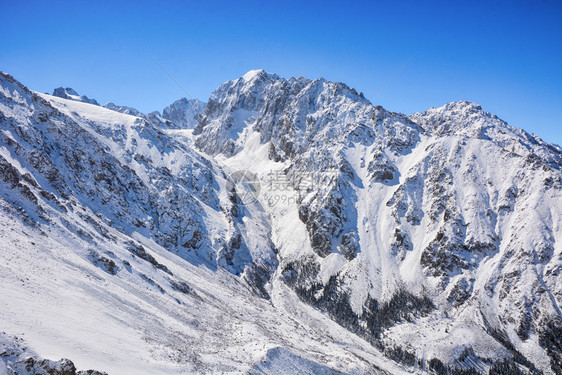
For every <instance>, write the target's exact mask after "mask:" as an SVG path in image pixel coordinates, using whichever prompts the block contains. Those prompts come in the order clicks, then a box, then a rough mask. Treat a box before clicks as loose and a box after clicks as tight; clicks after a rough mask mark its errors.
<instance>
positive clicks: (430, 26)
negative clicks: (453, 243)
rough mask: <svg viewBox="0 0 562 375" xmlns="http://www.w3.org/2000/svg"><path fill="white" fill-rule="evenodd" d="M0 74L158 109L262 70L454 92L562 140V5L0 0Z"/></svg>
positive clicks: (382, 99)
mask: <svg viewBox="0 0 562 375" xmlns="http://www.w3.org/2000/svg"><path fill="white" fill-rule="evenodd" d="M0 9H1V14H0V19H1V22H0V25H2V31H1V33H2V38H1V43H0V70H3V71H6V72H8V73H10V74H12V75H13V76H15V77H16V78H17V79H19V80H20V81H21V82H23V83H24V84H25V85H27V86H28V87H30V88H31V89H34V90H37V91H41V92H47V91H48V92H52V90H53V88H55V87H58V86H65V87H66V86H69V87H73V88H74V89H76V90H77V91H78V92H79V93H81V94H86V95H88V96H89V97H93V98H96V99H98V101H100V102H102V103H103V102H106V101H113V102H115V103H117V104H122V105H129V106H133V107H136V108H138V109H140V110H141V111H146V112H147V111H152V110H156V109H158V110H160V109H162V108H163V107H165V106H166V105H168V104H169V103H171V102H172V101H174V100H176V99H178V98H180V97H182V96H185V94H184V93H183V92H182V91H181V90H180V89H179V88H178V87H177V86H176V85H175V84H174V83H173V82H172V81H171V80H170V79H169V78H168V77H167V76H166V75H165V74H164V73H163V72H162V71H161V70H160V69H159V68H158V67H157V66H156V65H155V64H154V63H153V62H152V60H151V57H153V58H154V59H156V60H157V61H158V62H159V63H160V64H161V65H162V66H164V68H165V69H166V70H167V71H168V72H169V73H170V74H171V75H172V76H174V78H175V79H176V80H177V81H179V82H180V83H181V84H182V85H183V86H184V87H185V88H186V89H187V91H188V92H189V93H190V94H191V95H192V96H193V97H196V98H200V99H202V100H206V99H207V98H208V97H209V95H210V94H211V92H212V90H213V89H214V88H216V87H217V86H218V85H219V84H221V83H222V82H224V81H226V80H229V79H234V78H237V77H239V76H241V75H243V74H244V73H245V72H246V71H248V70H251V69H257V68H264V69H266V70H267V71H270V72H274V73H277V74H279V75H282V76H285V77H290V76H299V75H302V76H305V77H309V78H317V77H324V78H326V79H328V80H331V81H342V82H345V83H347V84H348V85H350V86H352V87H355V88H356V89H357V90H358V91H362V92H364V93H365V95H366V96H367V97H370V96H371V95H373V94H374V93H375V92H376V91H377V88H379V87H380V85H381V84H382V83H383V82H384V81H385V80H386V79H387V78H389V76H391V75H392V73H393V72H394V71H395V70H396V69H397V68H398V67H400V66H401V65H402V64H404V63H405V62H406V61H408V59H409V58H411V60H410V61H409V63H408V64H407V65H406V66H405V67H404V68H403V69H402V70H401V71H400V72H399V73H398V74H397V75H396V76H395V77H394V79H393V80H391V81H390V82H389V83H388V85H386V86H385V87H384V88H383V89H382V90H381V91H380V92H379V93H378V94H377V95H376V96H374V97H372V101H373V103H375V104H380V105H383V106H384V107H386V108H387V109H389V110H393V111H398V112H404V113H412V112H415V111H421V110H424V109H427V108H429V107H432V106H440V105H442V104H444V103H446V102H450V101H456V100H461V99H466V100H470V101H474V102H477V103H479V104H481V105H482V106H483V107H484V108H485V109H486V110H488V111H490V112H493V113H496V114H497V115H498V116H500V117H501V118H503V119H504V120H506V121H508V122H509V123H510V124H512V125H515V126H519V127H522V128H524V129H526V130H527V131H529V132H534V133H536V134H538V135H539V136H540V137H542V138H543V139H545V140H547V141H550V142H555V143H558V144H562V1H560V0H556V1H541V0H536V1H528V2H527V1H517V0H515V1H506V2H498V1H485V2H473V1H462V2H461V1H459V2H454V1H442V2H441V1H439V2H437V1H434V2H431V1H411V2H399V1H385V2H367V1H349V0H348V1H342V2H307V1H304V0H300V1H283V2H276V1H251V2H250V1H248V2H240V3H238V2H226V1H224V2H223V1H205V2H203V1H201V2H182V1H177V2H173V1H166V0H160V1H156V2H154V3H151V2H144V1H135V2H132V1H131V2H121V1H111V2H109V1H107V2H106V1H67V2H58V1H20V0H12V1H7V0H0Z"/></svg>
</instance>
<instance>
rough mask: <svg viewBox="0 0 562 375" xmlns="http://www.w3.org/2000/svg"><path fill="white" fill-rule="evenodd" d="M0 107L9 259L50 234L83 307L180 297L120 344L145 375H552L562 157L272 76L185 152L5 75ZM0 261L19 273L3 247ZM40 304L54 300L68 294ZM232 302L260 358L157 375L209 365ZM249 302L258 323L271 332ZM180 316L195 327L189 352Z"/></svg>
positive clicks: (239, 98)
mask: <svg viewBox="0 0 562 375" xmlns="http://www.w3.org/2000/svg"><path fill="white" fill-rule="evenodd" d="M0 87H1V91H0V122H1V123H2V135H1V138H0V142H1V145H2V147H1V149H2V150H4V151H3V152H2V153H1V154H0V156H2V159H1V160H0V162H1V163H2V168H1V171H2V181H3V184H4V185H3V186H4V188H3V190H2V191H4V192H5V193H4V194H3V195H2V196H1V197H0V198H1V203H2V207H3V215H2V220H3V221H4V223H5V225H6V228H12V231H15V232H13V233H16V232H18V233H19V232H20V231H21V233H22V234H18V235H17V238H18V239H20V240H19V241H20V242H21V243H22V245H21V246H20V245H17V246H18V248H21V251H22V252H24V253H25V254H29V256H34V257H41V256H40V255H38V254H40V253H36V252H34V247H33V245H30V244H29V240H24V238H26V237H25V235H24V234H23V233H25V232H28V231H31V233H36V232H37V233H40V232H41V231H42V232H44V233H46V234H47V233H48V235H47V237H46V238H47V239H48V241H47V242H46V244H45V245H44V246H43V247H42V248H43V251H45V252H47V253H49V254H52V255H51V257H50V258H48V259H46V260H45V264H48V265H49V267H53V268H49V270H51V271H50V272H56V270H57V269H59V268H60V269H64V270H65V272H67V273H68V274H69V275H72V276H71V277H72V280H74V282H78V283H79V284H80V285H88V290H91V292H84V291H75V293H77V294H76V295H79V296H82V298H84V299H86V300H88V301H91V303H93V304H96V305H100V311H105V310H104V309H107V308H108V306H107V305H103V303H104V302H103V299H100V296H101V295H103V291H104V290H112V293H113V294H112V295H114V296H119V297H118V300H119V301H121V302H116V303H125V305H129V304H137V302H136V300H134V301H135V302H133V300H131V299H130V297H126V294H120V293H121V292H117V289H115V288H116V287H118V288H121V289H122V290H125V291H129V293H132V294H133V295H135V296H138V298H140V300H139V301H144V300H146V301H162V299H163V298H164V299H167V300H170V301H174V299H175V302H173V303H172V302H170V304H168V303H165V304H162V302H160V305H161V306H162V307H161V308H160V309H156V310H151V311H150V312H149V311H148V310H146V307H144V304H143V303H141V304H140V305H138V306H137V308H138V309H139V311H143V312H144V313H143V314H144V315H143V317H142V318H141V319H140V320H139V324H140V323H142V325H140V326H137V325H128V324H124V323H119V324H117V325H115V327H116V332H121V331H122V330H123V329H127V330H133V331H135V332H136V331H138V330H139V329H140V330H142V331H143V332H144V336H145V338H144V340H142V341H140V342H144V343H152V344H154V345H156V346H157V347H158V348H160V349H159V353H161V355H156V354H154V353H153V354H152V356H153V358H158V365H159V366H164V367H161V369H162V368H168V370H170V369H171V368H175V369H176V370H178V369H179V368H181V366H187V368H190V369H191V371H195V372H197V371H211V370H212V371H217V370H220V371H234V372H246V371H248V372H249V373H268V371H271V373H273V372H275V370H272V369H279V368H283V367H278V366H283V365H287V363H288V362H287V361H292V360H294V357H293V356H294V355H295V353H297V352H299V353H302V355H304V357H299V358H303V360H302V361H300V360H297V362H298V363H300V365H299V366H302V367H299V370H297V371H299V372H306V371H309V372H315V371H327V372H329V371H340V372H343V373H368V372H373V373H385V372H386V373H424V372H435V373H443V372H442V371H450V372H451V373H459V374H463V373H464V372H463V371H466V372H465V373H488V372H490V373H498V372H494V371H500V369H501V368H503V369H504V370H505V369H507V370H505V371H511V372H513V373H517V371H518V370H517V369H526V371H529V372H532V373H538V372H539V371H543V372H546V373H549V372H553V373H555V372H557V371H558V368H557V367H556V366H557V365H556V363H557V362H558V360H559V358H560V353H559V351H557V349H556V348H557V346H556V345H559V342H560V341H557V340H560V326H561V325H560V321H561V320H560V319H561V314H560V307H559V305H560V303H561V298H562V289H561V287H560V285H562V283H560V282H559V279H560V269H562V265H561V263H562V259H561V247H560V240H559V238H560V224H561V223H560V220H561V219H560V218H561V216H562V215H560V211H561V210H560V209H561V203H560V202H561V199H562V198H561V197H562V195H561V190H562V188H561V184H562V183H561V181H562V176H561V171H560V170H561V165H562V162H561V161H562V157H561V151H560V147H558V146H556V145H552V144H548V143H546V142H543V141H542V140H540V139H538V138H537V137H536V136H532V135H529V134H528V133H526V132H525V131H523V130H521V129H517V128H513V127H511V126H509V125H507V124H506V123H505V122H503V121H501V120H500V119H499V118H497V116H495V115H492V114H490V113H488V112H485V111H484V110H482V108H481V107H480V106H478V105H477V104H475V103H469V102H464V101H461V102H452V103H448V104H446V105H444V106H442V107H439V108H431V109H429V110H427V111H425V112H423V113H415V114H412V115H410V116H406V115H404V114H400V113H394V112H389V111H387V110H385V109H384V108H382V107H380V106H374V105H373V104H371V103H370V102H369V101H368V100H367V99H365V98H364V97H363V96H362V95H361V94H357V92H356V91H355V90H354V89H351V88H349V87H348V86H347V85H345V84H341V83H332V82H328V81H326V80H323V79H317V80H309V79H306V78H302V77H297V78H289V79H284V78H281V77H279V76H277V75H274V74H270V73H267V72H265V71H263V70H259V71H251V72H249V73H247V74H246V75H245V76H243V77H241V78H239V79H237V80H232V81H228V82H225V83H224V84H223V85H221V86H219V88H217V90H215V91H214V92H213V94H212V95H211V97H210V99H209V101H208V103H207V105H206V108H205V112H204V113H202V115H201V116H200V117H199V118H198V120H197V124H196V125H195V128H194V130H193V133H191V132H185V131H184V130H178V129H174V128H171V127H166V126H164V125H162V124H161V123H160V122H159V121H160V120H158V121H151V120H150V119H149V118H145V117H134V116H131V115H128V114H120V113H117V112H115V111H110V110H109V109H105V108H102V107H99V106H92V105H90V104H84V103H80V102H76V101H72V100H68V99H59V98H57V97H52V96H49V95H43V94H37V93H33V92H31V91H29V90H27V89H26V88H25V87H24V86H23V85H21V84H19V82H17V81H15V80H14V79H13V78H12V77H11V76H9V75H6V74H4V73H2V80H1V82H0ZM237 171H243V173H242V174H237ZM240 176H242V180H237V179H238V178H239V177H240ZM248 176H249V177H248ZM248 178H249V180H248ZM256 184H257V185H256ZM4 189H5V190H4ZM19 220H21V222H20V221H19ZM2 233H3V237H5V238H12V236H15V235H14V234H10V233H11V232H9V231H7V230H6V231H3V232H2ZM37 236H40V235H39V234H37ZM28 237H29V238H33V239H34V238H35V234H33V235H30V234H28ZM14 238H16V237H14ZM37 238H40V237H37ZM63 239H64V240H63ZM33 241H37V240H35V239H34V240H33ZM57 241H58V242H57ZM63 242H68V243H72V246H67V245H63ZM57 243H59V245H56V244H57ZM57 246H58V248H60V250H56V249H57ZM109 249H111V250H109ZM2 254H3V256H4V257H8V258H9V259H14V258H13V252H12V251H11V249H10V248H9V247H8V246H3V247H2ZM33 254H34V255H33ZM58 254H60V255H58ZM62 254H65V255H64V257H61V255H62ZM65 257H66V258H68V259H72V262H73V263H68V262H67V261H66V260H65ZM30 261H31V263H32V264H34V263H33V259H30ZM77 264H79V265H80V266H79V268H77V266H76V265H77ZM77 270H82V271H80V272H77ZM7 272H8V273H3V274H2V278H3V279H4V280H13V276H12V275H18V277H20V278H22V279H25V277H29V274H30V273H29V270H28V269H27V268H26V266H25V263H21V261H19V260H14V261H13V263H11V266H9V268H7ZM10 272H11V273H10ZM81 272H83V273H85V275H90V276H89V279H88V278H86V277H84V276H83V275H82V274H81ZM223 272H225V273H223ZM37 277H38V276H34V278H33V279H34V280H35V278H37ZM69 277H70V276H69ZM14 280H15V279H14ZM37 280H40V278H38V279H37ZM95 280H104V281H103V283H98V281H95ZM193 280H199V283H194V282H193ZM227 280H228V281H227ZM31 283H32V284H33V282H31ZM59 283H60V282H59ZM9 285H13V288H11V289H9V290H5V291H4V293H6V298H7V300H8V301H13V302H10V303H9V305H8V310H7V312H5V313H4V318H6V319H8V321H10V322H12V321H15V320H14V319H16V320H17V317H18V314H17V313H16V310H17V309H18V308H20V306H19V305H18V303H16V302H15V301H22V299H21V298H22V296H25V295H26V294H27V293H29V292H28V289H26V288H22V287H21V286H17V285H18V284H17V283H15V281H14V283H12V281H9ZM57 285H60V284H57ZM67 288H69V289H70V290H74V287H73V286H71V285H67ZM144 288H146V289H145V292H143V293H140V291H141V290H143V289H144ZM38 290H41V293H40V294H39V297H38V298H45V297H43V294H42V293H46V294H44V295H52V296H53V298H55V297H56V298H57V299H58V298H59V297H57V289H53V290H49V288H45V287H41V288H39V289H38ZM94 291H95V293H94ZM212 294H216V295H217V296H219V297H217V298H219V299H218V300H214V299H210V298H209V297H207V296H210V295H212ZM231 296H240V298H242V300H243V301H245V302H244V303H235V302H234V299H233V297H231ZM10 297H11V298H10ZM201 298H203V301H204V302H201ZM62 301H63V302H61V303H62V304H63V305H64V304H65V302H64V300H62ZM219 301H220V302H219ZM262 301H263V302H262ZM221 303H225V304H226V305H225V306H227V305H232V307H228V308H232V309H233V310H231V312H232V314H233V315H232V319H233V323H232V324H233V326H238V325H242V326H245V327H248V329H249V330H250V331H251V330H252V329H255V328H250V327H258V326H259V327H262V328H260V330H262V332H263V334H262V336H260V337H261V338H260V339H259V341H258V342H259V343H262V344H263V345H264V347H266V348H267V350H265V349H264V350H265V351H263V350H261V349H260V350H257V349H252V350H250V351H249V352H247V354H243V353H242V352H237V351H235V350H233V349H232V348H234V347H236V346H237V345H249V343H251V342H252V341H251V340H250V337H252V336H251V335H243V337H241V338H240V339H239V341H237V340H238V339H235V337H238V336H236V335H237V334H235V333H234V332H235V330H233V331H230V330H229V332H230V336H227V337H228V340H226V341H225V342H224V343H222V344H221V345H223V347H224V348H225V349H226V348H230V349H228V350H227V351H228V353H229V354H221V358H222V361H223V362H224V361H226V362H225V363H229V365H225V364H220V363H219V362H216V361H214V360H213V359H212V358H211V357H205V358H203V357H201V356H198V355H197V354H196V353H192V354H190V357H189V358H190V359H189V360H188V361H187V362H182V361H180V360H179V359H178V360H173V361H171V362H170V361H168V360H166V359H165V358H167V357H168V356H172V357H174V358H175V357H176V356H177V355H178V353H181V351H182V349H181V348H179V347H177V346H175V345H174V344H173V343H172V342H170V341H169V340H170V339H169V338H170V337H174V340H176V341H178V340H179V342H190V343H191V344H190V345H194V348H199V349H197V350H198V351H201V350H203V351H205V350H207V348H209V346H208V345H213V344H212V342H214V341H213V340H214V338H215V337H218V336H215V335H218V334H219V333H218V332H219V331H220V330H221V329H225V328H226V327H230V326H231V325H230V323H228V322H227V321H225V320H224V319H223V318H221V319H222V320H218V316H219V315H217V314H218V312H215V311H218V310H215V308H216V307H218V306H220V304H221ZM246 303H249V304H250V305H251V306H254V305H255V306H259V309H263V310H264V311H267V313H266V314H265V315H264V317H263V319H262V321H259V320H258V319H257V316H258V314H257V311H254V310H253V308H251V307H250V305H248V306H247V305H246ZM184 305H186V306H195V305H198V306H208V308H209V309H210V311H213V312H212V313H211V314H210V315H208V316H204V315H199V313H198V312H197V310H196V309H193V307H191V308H183V307H182V306H184ZM176 306H177V307H176ZM219 310H220V308H219ZM57 311H58V310H57V308H56V306H55V307H54V310H53V312H57ZM131 311H134V309H132V310H131ZM297 313H298V314H297ZM120 314H121V313H120ZM299 314H300V315H299ZM47 315H48V314H46V315H45V316H47ZM48 316H50V315H48ZM124 316H125V315H123V317H120V318H119V319H118V321H120V322H125V321H127V319H125V318H124ZM129 316H130V315H127V317H129ZM171 316H182V317H183V319H184V320H185V321H187V322H191V323H186V324H184V323H182V325H180V326H181V328H179V329H180V330H181V331H182V332H183V333H179V332H177V329H176V328H174V329H172V327H175V323H171V321H170V320H169V318H168V317H171ZM245 316H248V317H247V318H245ZM254 317H255V319H254ZM287 317H290V318H289V321H291V322H295V324H298V325H300V326H301V327H307V328H306V332H308V333H307V339H306V340H304V341H302V342H299V341H298V340H295V338H294V337H293V335H292V331H291V329H290V328H289V327H290V326H287V323H286V322H285V320H286V319H287ZM38 318H39V319H40V320H41V319H43V315H39V316H38ZM98 319H101V320H100V321H105V322H110V321H107V319H106V318H103V317H101V316H99V317H98ZM128 319H130V318H128ZM215 319H217V320H216V321H215V323H216V322H220V323H218V324H215V325H216V327H218V331H215V328H211V326H209V324H211V325H212V324H213V323H212V322H213V320H215ZM156 320H160V321H161V323H158V324H163V326H164V328H163V331H162V333H161V334H160V333H159V331H158V330H156V329H155V327H157V326H158V324H156V323H155V321H156ZM195 320H203V321H205V322H207V323H208V324H203V325H198V324H197V323H195V322H194V321H195ZM22 321H23V322H25V320H21V319H20V323H19V324H20V325H21V324H22ZM47 322H49V320H48V319H47V318H45V320H44V322H43V323H42V324H47ZM111 322H112V321H111ZM282 322H284V323H282ZM51 324H52V323H51ZM111 324H114V323H111ZM316 325H318V326H319V327H320V326H321V327H324V328H323V329H320V330H319V329H317V328H315V327H316ZM24 326H26V324H23V326H22V327H24ZM75 326H76V327H80V323H79V322H76V324H75ZM180 326H178V327H180ZM276 326H279V327H282V328H280V329H281V330H283V332H281V331H280V329H278V328H276ZM118 327H119V328H118ZM328 327H329V328H328ZM117 328H118V329H117ZM200 329H207V330H210V331H209V332H211V333H210V336H209V340H211V341H208V340H207V339H205V340H203V341H201V342H200V343H197V344H195V342H194V341H190V340H191V339H189V337H190V336H189V334H187V333H186V332H188V331H190V330H195V331H197V332H199V330H200ZM25 330H26V332H27V334H28V335H30V336H36V335H37V334H36V333H34V331H33V329H32V328H31V327H28V328H25ZM250 331H249V332H250ZM51 334H52V335H53V337H55V338H56V337H59V336H57V335H60V333H58V334H57V333H54V332H53V333H51ZM332 334H333V335H336V336H337V339H335V340H334V339H333V338H332V339H331V338H329V337H330V335H332ZM276 335H280V337H281V338H280V339H278V338H277V337H276ZM89 337H90V342H91V345H93V346H92V347H91V348H92V349H90V350H91V351H92V353H93V352H95V350H94V349H93V347H94V346H95V336H92V334H90V336H89ZM118 337H119V335H118V334H117V335H116V339H118ZM313 337H316V338H319V337H323V339H322V340H320V341H318V339H313ZM64 340H68V338H65V339H64ZM64 340H62V341H61V339H56V340H55V342H57V343H58V344H57V345H59V349H60V350H59V352H60V353H61V355H59V358H60V357H67V356H70V355H72V356H77V359H76V360H75V358H74V357H72V359H73V361H74V362H75V363H77V365H80V363H86V365H87V366H85V367H91V368H96V369H99V370H103V371H106V366H104V364H105V363H104V362H103V361H100V360H98V361H97V362H95V361H94V362H92V361H90V362H85V361H84V359H83V358H82V356H81V355H80V354H79V353H75V352H74V351H71V350H68V348H66V349H64V345H63V344H62V343H63V342H65V341H64ZM75 340H76V339H75ZM92 340H93V341H92ZM186 340H187V341H186ZM231 340H235V341H236V343H234V342H231ZM31 341H32V342H31V343H30V345H32V346H33V345H37V343H38V342H39V341H38V340H33V339H32V340H31ZM320 342H321V343H320ZM338 342H341V343H347V344H345V345H349V347H346V346H345V345H343V344H342V345H340V344H338ZM453 342H454V344H453ZM557 343H558V344H557ZM136 345H140V346H139V347H144V346H143V345H144V344H143V345H141V344H136ZM231 345H232V346H231ZM334 345H335V346H334ZM277 347H279V348H281V349H273V348H277ZM299 348H300V349H299ZM303 348H306V350H304V351H302V350H303ZM312 348H315V349H312ZM197 350H196V351H197ZM310 350H312V351H313V352H314V353H316V352H318V351H320V352H318V353H331V354H330V355H328V356H326V355H327V354H321V355H318V356H317V355H316V354H312V352H310ZM38 352H39V354H42V353H41V352H40V351H38ZM64 353H69V354H64ZM140 353H141V352H140V351H139V352H136V353H132V352H131V351H129V352H127V354H125V351H123V352H122V354H120V355H121V357H120V358H125V357H123V356H129V358H138V356H139V355H141V354H140ZM359 353H361V354H359ZM142 355H145V354H142ZM155 355H156V357H154V356H155ZM244 356H246V357H244ZM330 356H336V357H337V358H339V360H338V363H339V364H336V362H335V361H334V360H331V359H329V358H330ZM242 357H243V359H242ZM290 358H293V359H292V360H291V359H290ZM358 358H359V359H358ZM261 359H263V360H264V361H265V363H266V364H265V365H263V366H259V367H256V368H254V370H252V369H251V368H250V367H251V366H250V367H248V366H249V363H255V362H256V361H260V360H261ZM389 359H390V360H391V361H390V362H389ZM237 361H238V362H237ZM279 361H280V362H279ZM127 363H129V364H130V362H127ZM180 363H181V366H180ZM234 363H238V364H236V365H235V364H234ZM108 364H109V367H110V368H111V369H113V370H114V371H116V373H123V372H122V371H123V369H121V370H119V368H118V366H115V365H111V363H108ZM108 364H106V365H108ZM317 365H321V366H320V367H318V366H317ZM81 366H83V365H81ZM166 366H168V367H166ZM170 366H172V367H170ZM174 366H176V367H174ZM177 366H180V367H177ZM225 366H226V367H225ZM229 366H230V367H229ZM315 366H316V367H315ZM322 366H326V367H322ZM373 366H374V367H373ZM502 366H503V367H502ZM258 368H259V371H258ZM314 369H316V370H314ZM155 371H156V370H155ZM165 371H166V370H164V372H165ZM252 371H255V372H252ZM469 371H475V372H469ZM110 373H113V372H110Z"/></svg>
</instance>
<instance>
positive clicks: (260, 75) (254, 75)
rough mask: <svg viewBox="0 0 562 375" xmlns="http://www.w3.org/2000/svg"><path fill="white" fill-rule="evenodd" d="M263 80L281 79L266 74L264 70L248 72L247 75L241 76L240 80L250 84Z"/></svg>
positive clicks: (274, 75) (275, 75) (272, 74)
mask: <svg viewBox="0 0 562 375" xmlns="http://www.w3.org/2000/svg"><path fill="white" fill-rule="evenodd" d="M265 78H268V79H272V80H277V79H280V78H281V77H280V76H278V75H277V74H274V73H269V72H266V71H265V70H264V69H255V70H250V71H249V72H248V73H246V74H244V75H243V76H242V79H243V80H244V81H247V82H252V81H255V80H257V79H265Z"/></svg>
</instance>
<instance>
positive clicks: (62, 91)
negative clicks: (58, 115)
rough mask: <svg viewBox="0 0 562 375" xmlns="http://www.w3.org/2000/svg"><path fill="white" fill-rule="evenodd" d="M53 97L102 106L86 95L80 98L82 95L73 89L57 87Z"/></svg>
mask: <svg viewBox="0 0 562 375" xmlns="http://www.w3.org/2000/svg"><path fill="white" fill-rule="evenodd" d="M52 95H53V96H56V97H59V98H63V99H68V100H75V101H77V102H83V103H89V104H94V105H100V104H99V103H98V101H97V100H96V99H90V98H88V97H87V96H86V95H82V96H80V94H78V93H77V92H76V90H74V89H73V88H71V87H67V88H63V87H57V88H56V89H54V90H53V94H52Z"/></svg>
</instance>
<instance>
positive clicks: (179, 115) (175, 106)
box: [162, 98, 207, 129]
mask: <svg viewBox="0 0 562 375" xmlns="http://www.w3.org/2000/svg"><path fill="white" fill-rule="evenodd" d="M206 105H207V103H205V102H202V101H200V100H198V99H187V98H181V99H179V100H176V101H175V102H173V103H172V104H170V105H169V106H168V107H166V108H164V111H163V112H162V117H163V118H165V119H166V120H170V121H171V122H172V123H173V124H175V125H176V128H177V129H193V128H194V127H195V125H196V124H197V121H199V117H200V116H201V115H202V114H203V113H204V112H205V107H206Z"/></svg>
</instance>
